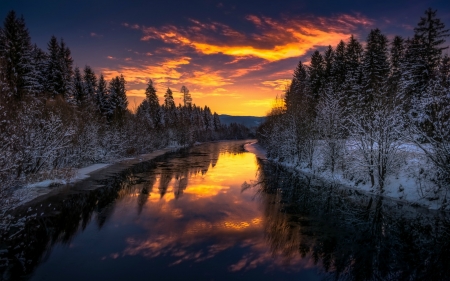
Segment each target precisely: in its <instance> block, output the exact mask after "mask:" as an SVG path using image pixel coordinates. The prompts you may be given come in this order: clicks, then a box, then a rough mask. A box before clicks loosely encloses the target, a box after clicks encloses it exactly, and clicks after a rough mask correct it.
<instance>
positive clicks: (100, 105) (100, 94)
mask: <svg viewBox="0 0 450 281" xmlns="http://www.w3.org/2000/svg"><path fill="white" fill-rule="evenodd" d="M95 104H96V106H97V109H98V112H99V113H100V114H101V115H103V116H107V114H108V109H109V96H108V89H107V84H106V81H105V78H104V77H103V74H101V75H100V78H99V80H98V87H97V89H96V91H95Z"/></svg>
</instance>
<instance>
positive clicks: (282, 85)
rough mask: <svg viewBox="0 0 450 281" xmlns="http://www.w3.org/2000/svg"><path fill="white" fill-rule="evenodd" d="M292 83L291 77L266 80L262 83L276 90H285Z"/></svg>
mask: <svg viewBox="0 0 450 281" xmlns="http://www.w3.org/2000/svg"><path fill="white" fill-rule="evenodd" d="M290 83H291V79H277V80H269V81H264V82H262V83H261V84H263V85H264V86H268V87H271V88H273V89H275V90H280V91H284V90H285V89H286V87H287V86H288V85H289V84H290Z"/></svg>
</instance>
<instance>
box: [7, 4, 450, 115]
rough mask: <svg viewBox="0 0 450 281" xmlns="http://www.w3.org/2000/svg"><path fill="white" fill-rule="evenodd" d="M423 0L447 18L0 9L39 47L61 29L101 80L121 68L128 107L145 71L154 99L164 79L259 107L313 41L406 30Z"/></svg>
mask: <svg viewBox="0 0 450 281" xmlns="http://www.w3.org/2000/svg"><path fill="white" fill-rule="evenodd" d="M429 7H431V8H432V9H436V10H437V11H438V12H437V15H438V17H439V18H440V19H441V20H442V21H443V22H444V23H445V25H446V26H447V27H449V28H450V4H449V3H448V0H442V1H441V0H436V1H423V0H422V1H415V0H390V1H382V0H379V1H361V0H359V1H350V0H348V1H324V0H314V1H312V0H284V1H280V0H279V1H268V0H258V1H252V0H247V1H243V0H236V1H235V0H230V1H225V0H189V1H186V0H185V1H172V0H164V1H159V0H152V1H144V0H127V1H112V0H77V1H75V0H72V1H65V0H39V1H36V0H1V1H0V17H1V18H2V19H4V18H5V16H6V14H7V13H8V11H10V10H15V11H16V13H17V14H19V15H23V17H24V18H25V22H26V25H27V27H28V30H29V31H30V35H31V39H32V41H33V43H36V44H37V45H38V46H39V47H40V48H42V49H44V50H46V49H47V43H48V41H49V40H50V37H51V36H52V35H54V36H56V37H58V38H63V40H64V41H65V42H66V44H67V46H68V47H69V48H70V49H71V52H72V57H73V59H74V64H75V65H76V66H78V67H80V68H84V66H85V65H89V66H91V67H92V68H93V69H94V71H95V73H96V74H97V75H99V74H100V73H103V75H104V76H105V78H106V79H107V80H108V81H109V80H111V78H113V77H115V76H116V75H120V74H123V75H124V77H125V80H126V81H127V89H128V92H127V96H128V100H129V103H130V105H129V108H130V109H135V108H136V107H137V106H138V105H139V104H140V102H141V101H142V100H143V98H144V97H145V88H146V84H147V81H148V79H152V81H153V82H154V85H155V86H156V89H157V91H158V92H157V94H158V96H159V98H160V101H161V102H163V96H164V93H165V91H166V89H167V88H168V87H170V88H171V89H172V91H173V92H174V97H175V102H176V104H178V103H182V96H181V93H180V89H181V87H182V86H183V85H185V86H186V87H187V88H188V89H189V90H190V93H191V95H192V98H193V103H195V104H196V105H198V106H202V107H203V106H205V105H207V106H209V107H210V108H211V110H212V111H215V112H217V113H218V114H230V115H241V116H242V115H244V116H245V115H252V116H264V115H265V114H266V113H268V112H269V110H270V108H271V106H272V105H273V103H274V101H275V98H276V97H277V96H280V95H282V94H283V91H284V89H285V87H286V86H287V85H288V83H289V81H290V80H291V78H292V73H293V70H294V69H295V67H296V66H297V64H298V62H299V61H300V60H301V61H302V62H304V63H306V64H308V62H309V60H310V56H311V54H312V52H313V51H315V50H319V51H323V50H324V49H325V48H326V47H327V46H328V45H331V46H332V47H334V46H336V45H337V43H339V41H340V40H344V41H347V40H348V38H349V37H350V36H351V35H354V36H355V37H357V38H358V40H359V41H361V42H362V43H363V42H364V41H365V39H366V37H367V34H368V33H369V31H370V30H371V29H374V28H379V29H380V30H381V31H382V33H383V34H385V35H386V36H388V38H393V36H395V35H401V36H403V37H410V36H412V34H413V29H414V27H415V26H416V25H417V23H418V22H419V19H420V17H421V16H422V15H423V14H424V11H425V10H426V9H427V8H429ZM447 52H448V51H447Z"/></svg>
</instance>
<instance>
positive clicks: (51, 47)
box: [45, 36, 63, 98]
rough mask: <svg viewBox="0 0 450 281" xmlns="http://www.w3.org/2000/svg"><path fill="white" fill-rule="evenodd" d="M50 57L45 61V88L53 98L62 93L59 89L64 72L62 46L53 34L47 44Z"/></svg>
mask: <svg viewBox="0 0 450 281" xmlns="http://www.w3.org/2000/svg"><path fill="white" fill-rule="evenodd" d="M47 46H48V47H47V49H48V58H47V61H46V63H45V81H46V83H45V90H46V91H47V93H48V94H49V96H50V97H51V98H55V97H56V96H57V95H58V94H60V92H59V90H60V88H61V85H62V84H63V82H62V80H63V74H62V70H61V65H60V59H59V54H60V46H59V43H58V39H56V37H55V36H52V38H51V39H50V41H49V42H48V45H47Z"/></svg>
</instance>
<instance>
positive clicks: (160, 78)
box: [101, 57, 191, 83]
mask: <svg viewBox="0 0 450 281" xmlns="http://www.w3.org/2000/svg"><path fill="white" fill-rule="evenodd" d="M190 61H191V58H190V57H178V58H173V59H166V60H164V61H162V62H160V63H157V64H156V65H144V66H119V67H118V69H117V70H115V69H109V68H103V69H102V70H101V71H102V73H103V75H104V76H105V79H108V80H109V79H112V78H114V77H116V76H118V75H121V74H122V75H123V76H124V77H125V79H126V80H127V82H131V83H147V81H148V79H149V78H151V79H153V80H154V81H155V82H156V83H166V82H168V81H170V80H172V79H175V80H178V79H180V78H181V76H182V73H181V72H180V71H179V68H180V67H181V66H183V65H187V64H189V63H190Z"/></svg>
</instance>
